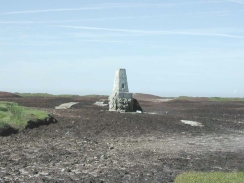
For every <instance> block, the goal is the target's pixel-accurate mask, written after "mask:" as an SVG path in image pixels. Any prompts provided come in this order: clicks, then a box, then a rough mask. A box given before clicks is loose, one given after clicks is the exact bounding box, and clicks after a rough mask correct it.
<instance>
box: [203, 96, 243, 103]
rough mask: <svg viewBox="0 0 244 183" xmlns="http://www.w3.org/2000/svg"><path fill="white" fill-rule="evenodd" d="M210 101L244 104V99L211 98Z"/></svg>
mask: <svg viewBox="0 0 244 183" xmlns="http://www.w3.org/2000/svg"><path fill="white" fill-rule="evenodd" d="M208 100H209V101H213V102H231V101H237V102H243V101H244V98H222V97H210V98H208Z"/></svg>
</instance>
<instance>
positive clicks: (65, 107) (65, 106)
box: [55, 102, 79, 109]
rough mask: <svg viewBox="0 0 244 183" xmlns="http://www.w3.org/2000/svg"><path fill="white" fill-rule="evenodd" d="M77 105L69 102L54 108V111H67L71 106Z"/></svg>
mask: <svg viewBox="0 0 244 183" xmlns="http://www.w3.org/2000/svg"><path fill="white" fill-rule="evenodd" d="M78 103H79V102H69V103H65V104H61V105H60V106H56V107H55V109H69V108H71V107H72V106H73V105H75V104H78Z"/></svg>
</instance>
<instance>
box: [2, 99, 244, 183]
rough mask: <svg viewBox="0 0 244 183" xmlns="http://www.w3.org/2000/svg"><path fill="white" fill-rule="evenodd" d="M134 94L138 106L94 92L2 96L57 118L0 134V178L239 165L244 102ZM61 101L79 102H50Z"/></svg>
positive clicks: (153, 178)
mask: <svg viewBox="0 0 244 183" xmlns="http://www.w3.org/2000/svg"><path fill="white" fill-rule="evenodd" d="M138 95H139V94H138ZM138 95H137V96H135V97H136V98H137V99H138V101H139V103H140V105H141V107H142V108H143V110H144V111H145V113H144V114H139V113H138V114H132V113H116V112H109V111H108V107H99V106H95V105H93V103H95V102H96V101H98V100H100V99H103V98H104V97H99V96H97V97H76V98H54V97H50V98H44V97H39V98H38V97H19V98H18V97H3V98H0V100H4V101H13V102H17V103H19V104H20V105H23V106H27V107H31V108H33V109H41V110H44V111H47V112H49V113H50V114H52V115H53V116H54V117H55V118H56V119H57V120H58V122H57V123H53V124H50V125H44V126H39V127H38V128H34V129H27V130H25V131H23V132H20V133H18V134H13V135H11V136H7V137H0V154H1V156H0V182H65V183H66V182H89V183H90V182H92V183H94V182H100V183H101V182H111V183H114V182H129V183H131V182H138V183H139V182H173V181H174V179H175V178H176V176H177V175H178V174H181V173H184V172H187V171H204V172H205V171H206V172H209V171H228V172H229V171H230V172H233V171H243V170H244V102H207V101H203V100H199V101H197V100H194V101H187V100H172V101H168V102H160V101H158V102H155V101H154V100H155V99H160V98H158V97H155V98H154V97H152V96H151V95H150V97H148V98H147V97H146V96H147V95H139V96H138ZM67 102H80V103H79V104H77V105H74V106H73V107H72V108H71V109H67V110H56V109H54V108H55V106H58V105H60V104H62V103H67ZM181 120H190V121H196V122H199V123H201V124H202V125H203V126H202V127H199V126H190V125H187V124H183V123H182V122H181Z"/></svg>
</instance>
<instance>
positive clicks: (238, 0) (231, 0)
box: [228, 0, 244, 4]
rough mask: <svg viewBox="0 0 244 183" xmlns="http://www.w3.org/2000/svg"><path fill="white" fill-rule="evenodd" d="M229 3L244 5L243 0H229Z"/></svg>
mask: <svg viewBox="0 0 244 183" xmlns="http://www.w3.org/2000/svg"><path fill="white" fill-rule="evenodd" d="M228 1H229V2H232V3H238V4H244V1H243V0H228Z"/></svg>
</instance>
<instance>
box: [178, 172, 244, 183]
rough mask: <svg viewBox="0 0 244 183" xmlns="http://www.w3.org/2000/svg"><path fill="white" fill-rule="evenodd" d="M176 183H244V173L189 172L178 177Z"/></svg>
mask: <svg viewBox="0 0 244 183" xmlns="http://www.w3.org/2000/svg"><path fill="white" fill-rule="evenodd" d="M174 182H175V183H217V182H218V183H243V182H244V172H230V173H225V172H210V173H198V172H189V173H184V174H181V175H178V176H177V177H176V179H175V181H174Z"/></svg>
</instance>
